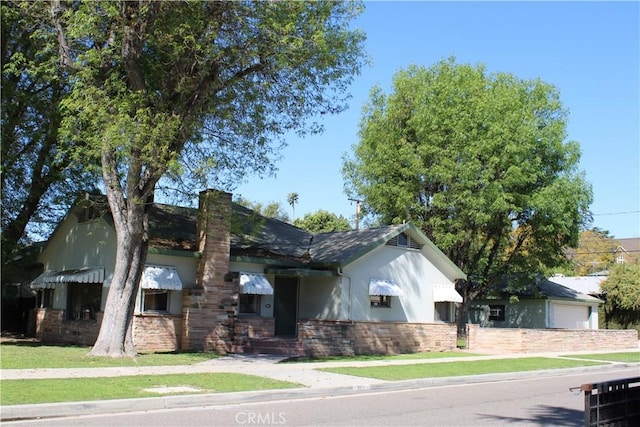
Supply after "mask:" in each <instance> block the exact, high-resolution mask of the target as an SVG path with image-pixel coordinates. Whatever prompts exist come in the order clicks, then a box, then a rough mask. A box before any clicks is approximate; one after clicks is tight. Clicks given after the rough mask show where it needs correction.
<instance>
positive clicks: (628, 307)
mask: <svg viewBox="0 0 640 427" xmlns="http://www.w3.org/2000/svg"><path fill="white" fill-rule="evenodd" d="M600 290H601V291H602V293H603V294H604V298H605V304H604V309H605V319H604V320H605V327H607V328H608V327H609V322H611V321H613V322H616V323H617V324H619V325H621V326H622V327H623V328H624V329H626V328H627V327H629V326H630V325H633V324H638V323H640V262H638V261H636V262H635V263H633V264H630V265H628V264H617V265H615V266H613V267H612V268H611V271H610V274H609V277H607V280H605V281H604V282H602V284H601V285H600Z"/></svg>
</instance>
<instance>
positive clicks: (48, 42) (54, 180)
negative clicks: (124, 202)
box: [0, 2, 97, 282]
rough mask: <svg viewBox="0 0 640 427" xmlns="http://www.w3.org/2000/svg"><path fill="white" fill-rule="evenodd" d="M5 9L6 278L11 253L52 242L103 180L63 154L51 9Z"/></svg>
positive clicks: (60, 78) (64, 91)
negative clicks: (69, 213) (72, 208)
mask: <svg viewBox="0 0 640 427" xmlns="http://www.w3.org/2000/svg"><path fill="white" fill-rule="evenodd" d="M1 7H2V61H1V63H2V90H1V94H2V109H1V110H2V131H1V132H2V134H1V135H2V152H1V156H0V158H1V161H2V174H1V175H0V176H1V180H2V191H1V194H2V203H1V206H2V215H1V218H2V245H1V247H2V264H3V265H2V275H3V277H5V276H6V275H7V274H8V273H9V272H10V271H11V267H12V265H11V263H9V262H7V261H8V260H11V259H13V256H12V253H13V252H14V251H15V250H16V249H18V247H19V246H20V245H21V244H27V243H29V242H30V241H31V240H33V239H44V238H46V237H47V236H48V234H49V233H50V231H51V230H52V229H53V227H54V226H55V225H56V224H57V223H58V221H59V220H60V219H61V218H62V216H63V215H64V214H65V213H66V210H67V209H68V207H69V205H70V204H71V203H72V202H73V201H75V199H76V198H77V197H78V195H79V194H78V193H79V192H80V191H92V190H93V189H94V188H95V187H94V184H93V183H94V182H96V180H97V178H96V177H95V176H92V175H90V174H89V173H88V170H87V169H85V168H84V165H83V164H78V163H75V162H73V159H72V156H70V155H68V152H67V150H65V149H64V146H65V144H66V143H67V141H65V140H64V139H61V138H60V137H59V129H60V125H61V122H62V118H63V115H62V113H61V102H62V101H63V100H64V99H65V97H66V96H67V95H68V92H69V86H68V85H67V84H66V82H65V72H64V70H61V69H60V68H58V67H57V66H56V64H57V59H58V52H57V50H56V49H55V48H54V47H55V33H53V32H51V31H46V26H43V25H41V20H42V19H43V16H42V15H43V14H45V12H46V11H43V10H42V8H37V7H36V6H34V5H33V4H32V3H27V2H24V3H14V2H2V6H1ZM32 12H33V14H32ZM36 12H39V13H36ZM43 207H46V208H44V209H43ZM3 282H4V280H3Z"/></svg>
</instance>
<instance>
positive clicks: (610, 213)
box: [591, 211, 640, 216]
mask: <svg viewBox="0 0 640 427" xmlns="http://www.w3.org/2000/svg"><path fill="white" fill-rule="evenodd" d="M634 213H640V211H627V212H603V213H592V214H591V215H593V216H603V215H628V214H634Z"/></svg>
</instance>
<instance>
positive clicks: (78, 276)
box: [29, 266, 104, 289]
mask: <svg viewBox="0 0 640 427" xmlns="http://www.w3.org/2000/svg"><path fill="white" fill-rule="evenodd" d="M103 282H104V267H101V266H100V267H82V268H73V269H69V270H62V271H52V270H49V271H45V272H44V273H42V274H41V275H39V276H38V277H36V278H35V279H34V280H33V281H32V282H31V284H30V285H29V287H30V288H31V289H53V288H55V286H56V283H100V284H102V283H103Z"/></svg>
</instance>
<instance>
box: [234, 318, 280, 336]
mask: <svg viewBox="0 0 640 427" xmlns="http://www.w3.org/2000/svg"><path fill="white" fill-rule="evenodd" d="M275 324H276V323H275V318H273V317H258V316H256V317H239V318H238V319H236V322H235V325H234V326H235V327H234V333H235V337H236V341H238V340H245V339H252V338H258V339H259V338H272V337H273V336H274V334H275V329H276V326H275Z"/></svg>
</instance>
